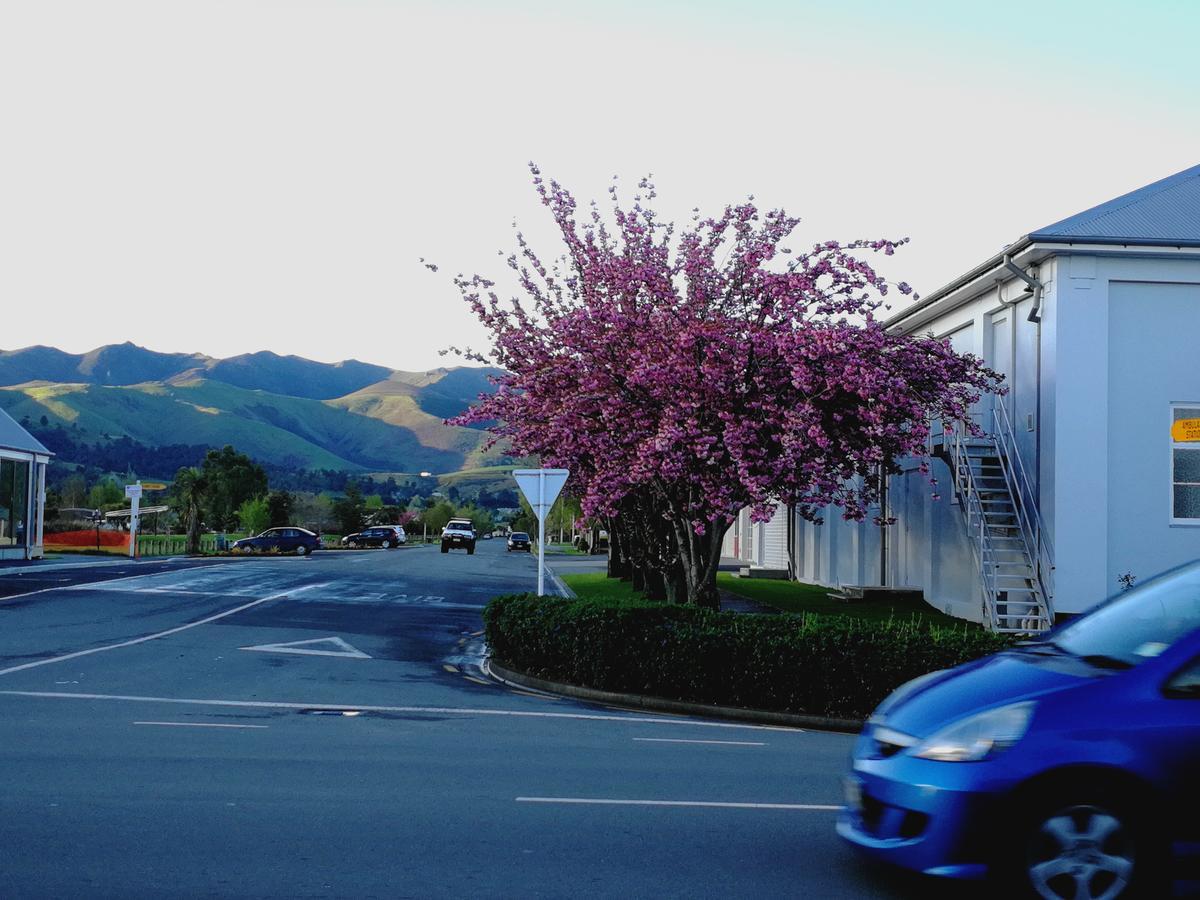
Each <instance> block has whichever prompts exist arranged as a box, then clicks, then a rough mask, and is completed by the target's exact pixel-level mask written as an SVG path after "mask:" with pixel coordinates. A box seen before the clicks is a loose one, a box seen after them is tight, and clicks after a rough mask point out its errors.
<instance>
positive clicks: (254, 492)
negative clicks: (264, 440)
mask: <svg viewBox="0 0 1200 900" xmlns="http://www.w3.org/2000/svg"><path fill="white" fill-rule="evenodd" d="M200 469H201V471H202V472H203V473H204V479H205V482H206V483H207V485H208V489H207V490H206V491H205V497H204V513H205V516H206V518H207V520H208V524H209V525H210V526H211V527H213V528H222V529H223V528H229V527H231V526H233V525H236V524H237V522H238V508H239V507H240V506H241V505H242V504H243V503H245V502H246V501H247V500H251V499H253V498H255V497H262V496H265V495H266V493H267V473H266V472H264V471H263V468H262V466H260V465H259V464H258V463H256V462H255V461H254V460H252V459H251V458H250V457H249V456H246V454H244V453H238V452H237V451H236V450H235V449H234V448H233V447H232V446H230V445H228V444H226V445H225V446H224V447H222V448H221V449H220V450H209V451H208V453H207V454H206V455H205V457H204V464H203V465H202V466H201V467H200Z"/></svg>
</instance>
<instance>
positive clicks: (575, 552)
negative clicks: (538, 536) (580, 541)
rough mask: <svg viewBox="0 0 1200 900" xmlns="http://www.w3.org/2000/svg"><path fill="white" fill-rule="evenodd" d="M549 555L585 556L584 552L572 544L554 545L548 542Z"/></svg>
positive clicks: (547, 550)
mask: <svg viewBox="0 0 1200 900" xmlns="http://www.w3.org/2000/svg"><path fill="white" fill-rule="evenodd" d="M546 552H547V553H561V554H562V555H564V556H583V555H584V554H583V551H582V550H580V549H579V548H578V547H576V546H574V545H572V544H552V543H550V542H549V541H546Z"/></svg>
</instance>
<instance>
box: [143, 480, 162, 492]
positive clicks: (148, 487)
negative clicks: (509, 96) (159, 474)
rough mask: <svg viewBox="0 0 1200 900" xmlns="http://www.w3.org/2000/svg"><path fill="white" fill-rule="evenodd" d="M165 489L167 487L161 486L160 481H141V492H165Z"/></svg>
mask: <svg viewBox="0 0 1200 900" xmlns="http://www.w3.org/2000/svg"><path fill="white" fill-rule="evenodd" d="M166 489H167V486H166V485H165V484H163V483H162V482H161V481H143V482H142V490H143V491H165V490H166Z"/></svg>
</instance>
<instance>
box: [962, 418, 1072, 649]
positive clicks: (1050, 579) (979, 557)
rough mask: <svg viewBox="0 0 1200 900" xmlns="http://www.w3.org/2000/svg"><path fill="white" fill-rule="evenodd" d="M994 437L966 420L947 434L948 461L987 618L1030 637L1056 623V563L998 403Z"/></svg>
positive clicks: (993, 626) (990, 623)
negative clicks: (972, 428)
mask: <svg viewBox="0 0 1200 900" xmlns="http://www.w3.org/2000/svg"><path fill="white" fill-rule="evenodd" d="M991 418H992V422H991V425H992V427H991V429H990V433H985V434H982V435H972V434H971V433H970V431H969V429H968V428H967V427H966V426H965V425H964V424H963V423H961V422H960V423H956V425H955V426H954V427H953V428H952V429H951V430H950V431H949V432H947V434H946V440H945V444H944V445H943V448H942V450H943V452H942V454H941V455H942V456H943V458H944V459H945V460H946V462H947V463H948V464H949V466H950V471H951V473H952V475H953V478H954V492H955V494H956V496H957V497H958V500H959V503H960V504H961V507H962V511H963V517H964V519H965V520H966V526H967V535H968V538H969V540H970V542H971V549H972V551H973V554H974V556H975V561H976V563H977V564H978V566H979V574H980V578H981V579H982V584H983V620H984V625H985V626H986V627H988V628H990V629H991V630H992V631H1001V632H1010V633H1029V632H1037V631H1044V630H1046V629H1047V628H1049V627H1050V626H1051V625H1053V624H1054V607H1053V597H1054V562H1053V554H1052V551H1051V548H1050V544H1049V540H1048V538H1047V536H1046V534H1045V530H1044V529H1043V528H1042V523H1041V517H1040V515H1039V514H1038V510H1037V495H1036V494H1035V493H1034V492H1033V489H1032V486H1031V484H1030V481H1029V479H1028V477H1027V476H1026V474H1025V468H1024V464H1023V463H1022V462H1021V456H1020V453H1019V452H1018V450H1017V446H1016V441H1015V438H1014V437H1013V431H1012V426H1011V423H1010V422H1009V419H1008V412H1007V410H1006V409H1005V407H1004V404H1003V403H999V402H998V403H997V404H996V406H995V409H994V410H993V413H992V417H991Z"/></svg>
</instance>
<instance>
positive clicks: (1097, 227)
mask: <svg viewBox="0 0 1200 900" xmlns="http://www.w3.org/2000/svg"><path fill="white" fill-rule="evenodd" d="M1033 243H1044V244H1050V243H1054V244H1122V245H1131V246H1132V245H1136V246H1153V247H1200V165H1197V166H1192V167H1191V168H1190V169H1184V170H1183V171H1182V172H1177V173H1175V174H1174V175H1171V176H1169V177H1167V178H1163V179H1162V180H1160V181H1156V182H1154V183H1153V184H1148V185H1146V186H1145V187H1141V188H1138V189H1137V190H1136V191H1131V192H1129V193H1128V194H1123V195H1122V196H1120V197H1117V198H1115V199H1113V200H1109V201H1108V202H1107V203H1101V204H1100V205H1099V206H1093V207H1092V208H1091V209H1085V210H1084V211H1083V212H1081V213H1076V214H1075V215H1073V216H1070V217H1069V218H1066V219H1063V220H1062V221H1060V222H1055V223H1054V224H1053V225H1047V226H1046V227H1045V228H1039V229H1038V230H1037V231H1031V232H1029V234H1027V235H1025V236H1024V237H1021V238H1018V239H1017V240H1016V241H1014V242H1013V243H1012V244H1009V245H1008V246H1007V247H1006V248H1005V249H1004V250H1003V251H1002V252H1000V253H997V254H996V255H995V256H994V257H992V258H991V259H989V260H987V261H986V262H983V263H981V264H980V265H978V266H976V267H975V268H974V269H971V270H970V271H969V272H967V273H966V274H964V275H961V276H960V277H958V278H956V279H954V281H951V282H950V283H949V284H945V285H943V286H942V287H940V288H938V289H937V290H936V291H933V292H932V293H930V294H926V295H925V296H924V297H922V298H921V299H920V300H919V301H917V302H916V303H913V304H911V305H910V306H908V307H907V308H905V309H902V310H900V311H899V312H897V313H896V314H895V315H894V316H892V317H891V318H889V319H888V320H887V321H885V322H884V325H886V326H887V327H889V328H891V327H893V326H895V325H897V324H898V323H900V322H902V321H903V320H904V319H907V318H908V317H909V316H912V315H914V314H915V313H917V312H919V311H921V310H923V309H925V308H927V307H929V306H932V305H933V304H934V303H936V302H938V301H939V300H941V299H942V298H943V297H945V296H947V295H948V294H951V293H953V292H954V291H956V290H958V289H959V288H960V287H962V286H964V285H966V284H969V283H970V282H972V281H974V280H975V279H976V278H979V277H981V276H982V275H985V274H986V273H988V272H990V271H991V270H992V269H995V268H996V267H997V266H999V265H1000V264H1001V263H1002V262H1003V260H1004V257H1005V255H1006V254H1012V255H1015V254H1016V253H1017V252H1018V251H1020V250H1024V249H1025V248H1026V247H1028V246H1029V245H1030V244H1033Z"/></svg>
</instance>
